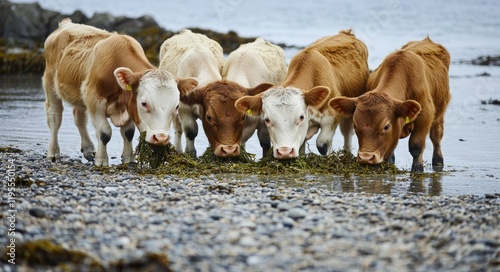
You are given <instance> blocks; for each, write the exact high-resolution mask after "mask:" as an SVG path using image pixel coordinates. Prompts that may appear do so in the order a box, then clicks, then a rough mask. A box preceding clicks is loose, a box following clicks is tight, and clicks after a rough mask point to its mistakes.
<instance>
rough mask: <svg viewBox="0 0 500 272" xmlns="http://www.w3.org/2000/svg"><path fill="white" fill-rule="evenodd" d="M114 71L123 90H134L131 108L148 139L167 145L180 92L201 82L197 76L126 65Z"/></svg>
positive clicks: (153, 142) (190, 88) (184, 91)
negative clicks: (181, 76) (142, 70)
mask: <svg viewBox="0 0 500 272" xmlns="http://www.w3.org/2000/svg"><path fill="white" fill-rule="evenodd" d="M114 75H115V77H116V80H117V82H118V85H120V87H121V88H122V90H123V91H124V92H132V94H133V95H132V96H131V99H130V101H129V103H128V112H129V114H130V116H131V117H132V120H133V121H134V122H135V124H136V126H137V128H138V129H139V131H140V132H146V139H145V140H146V141H147V142H148V143H151V144H155V145H166V144H167V143H168V142H169V140H170V135H169V130H170V125H171V123H172V120H173V118H174V117H175V115H176V114H177V109H178V107H179V100H180V96H184V95H186V94H187V93H188V92H190V91H191V90H193V89H194V88H195V87H196V86H197V85H198V80H196V79H195V78H185V79H176V78H175V77H174V76H173V75H172V74H170V73H168V72H166V71H162V70H156V69H155V70H148V71H146V72H140V73H134V72H132V70H130V69H129V68H126V67H120V68H117V69H116V70H115V71H114Z"/></svg>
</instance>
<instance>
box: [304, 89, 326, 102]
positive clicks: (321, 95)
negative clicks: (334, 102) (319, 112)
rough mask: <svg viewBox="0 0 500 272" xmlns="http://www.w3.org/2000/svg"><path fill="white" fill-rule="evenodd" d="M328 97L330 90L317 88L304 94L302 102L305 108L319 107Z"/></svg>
mask: <svg viewBox="0 0 500 272" xmlns="http://www.w3.org/2000/svg"><path fill="white" fill-rule="evenodd" d="M329 95H330V88H328V87H326V86H317V87H314V88H312V89H310V90H309V91H306V92H304V100H305V102H306V105H307V106H313V107H320V106H321V105H323V103H325V100H326V99H327V98H328V96H329Z"/></svg>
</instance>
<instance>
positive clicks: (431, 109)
mask: <svg viewBox="0 0 500 272" xmlns="http://www.w3.org/2000/svg"><path fill="white" fill-rule="evenodd" d="M449 65H450V55H449V53H448V51H447V50H446V48H444V47H443V46H441V45H439V44H437V43H434V42H432V41H431V40H430V39H429V38H428V37H427V38H426V39H424V40H422V41H416V42H410V43H408V44H406V45H405V46H403V47H402V48H401V50H398V51H396V52H394V53H392V54H390V55H389V56H387V57H386V58H385V59H384V61H383V62H382V64H380V66H379V67H378V68H377V69H376V70H375V71H374V72H373V73H372V74H371V75H370V78H369V80H368V83H367V90H370V91H369V92H367V93H366V94H364V95H362V96H360V97H358V98H347V97H338V98H334V99H332V100H330V102H329V105H330V106H331V107H332V108H333V109H335V110H336V111H337V112H339V113H341V114H342V115H344V116H353V118H354V127H355V131H356V135H357V137H358V141H359V151H358V158H357V159H358V161H359V162H360V163H363V164H378V163H381V162H382V161H383V160H388V161H390V162H392V163H394V149H395V148H396V145H397V144H398V139H399V138H405V137H407V136H408V135H410V139H409V150H410V154H411V155H412V156H413V163H412V167H411V169H412V171H423V169H424V167H423V151H424V148H425V139H426V136H427V134H429V133H430V139H431V141H432V144H433V145H434V153H433V156H432V165H433V166H434V167H435V169H438V170H439V169H440V168H442V166H443V155H442V153H441V139H442V137H443V127H444V113H445V111H446V107H447V105H448V102H449V101H450V97H451V96H450V87H449V78H448V69H449Z"/></svg>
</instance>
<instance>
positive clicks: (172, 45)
mask: <svg viewBox="0 0 500 272" xmlns="http://www.w3.org/2000/svg"><path fill="white" fill-rule="evenodd" d="M223 64H224V53H223V50H222V47H221V46H220V45H219V43H217V42H216V41H214V40H212V39H210V38H208V37H207V36H205V35H203V34H198V33H193V32H192V31H191V30H189V29H184V30H182V31H181V32H180V33H179V34H177V35H174V36H173V37H171V38H169V39H167V40H166V41H165V42H163V44H162V45H161V48H160V69H163V70H167V71H169V72H171V73H173V74H174V75H175V76H177V77H195V78H197V79H198V82H199V84H198V86H199V87H203V86H205V85H207V84H208V83H210V82H213V81H217V80H221V79H222V77H221V70H222V65H223ZM201 110H202V109H201V107H200V106H199V105H193V106H190V105H186V104H184V103H182V102H181V104H180V107H179V114H178V116H177V118H175V120H174V130H175V140H174V145H175V149H176V151H177V152H182V143H181V138H182V133H183V132H185V133H186V150H185V152H186V153H189V154H192V155H193V156H196V148H195V146H194V139H195V138H196V136H198V124H197V123H196V119H197V118H200V116H201Z"/></svg>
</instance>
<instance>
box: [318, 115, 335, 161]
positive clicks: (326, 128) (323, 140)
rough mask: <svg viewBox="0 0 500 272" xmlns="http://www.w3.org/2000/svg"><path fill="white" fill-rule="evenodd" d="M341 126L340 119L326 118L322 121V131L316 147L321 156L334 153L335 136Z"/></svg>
mask: <svg viewBox="0 0 500 272" xmlns="http://www.w3.org/2000/svg"><path fill="white" fill-rule="evenodd" d="M338 125H339V118H334V119H333V120H332V118H331V117H329V116H326V117H323V118H322V119H321V124H320V127H321V131H320V132H319V135H318V138H316V147H317V148H318V151H319V153H321V155H329V154H330V153H332V140H333V136H334V135H335V129H337V126H338Z"/></svg>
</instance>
